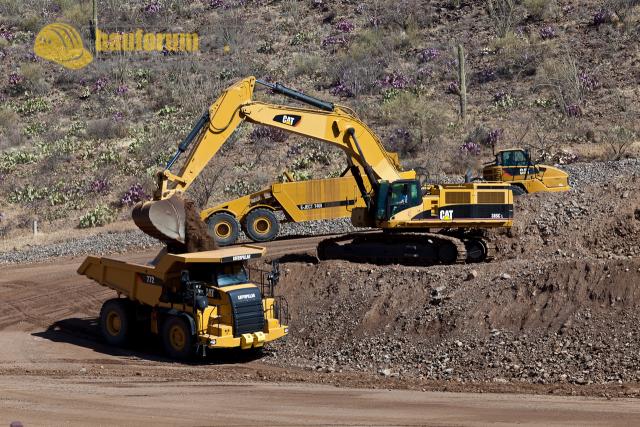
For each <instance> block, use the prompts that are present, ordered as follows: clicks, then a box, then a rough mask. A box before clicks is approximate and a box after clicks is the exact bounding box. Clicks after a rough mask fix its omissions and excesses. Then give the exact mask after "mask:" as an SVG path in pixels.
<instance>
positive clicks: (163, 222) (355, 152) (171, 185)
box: [133, 77, 415, 243]
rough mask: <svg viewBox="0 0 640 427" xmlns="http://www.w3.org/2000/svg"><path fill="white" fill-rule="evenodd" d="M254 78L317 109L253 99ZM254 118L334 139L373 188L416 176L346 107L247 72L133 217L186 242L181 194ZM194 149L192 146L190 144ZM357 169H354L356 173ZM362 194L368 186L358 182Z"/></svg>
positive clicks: (155, 232)
mask: <svg viewBox="0 0 640 427" xmlns="http://www.w3.org/2000/svg"><path fill="white" fill-rule="evenodd" d="M256 83H259V84H261V85H264V86H267V87H269V88H270V89H271V90H273V91H274V92H276V93H280V94H283V95H286V96H288V97H290V98H293V99H296V100H298V101H301V102H305V103H307V104H310V105H312V106H313V107H316V109H309V108H299V107H293V106H282V105H275V104H269V103H265V102H259V101H254V100H253V99H252V98H253V92H254V89H255V85H256ZM245 121H246V122H250V123H255V124H260V125H266V126H270V127H274V128H279V129H282V130H284V131H285V132H291V133H295V134H299V135H303V136H306V137H309V138H313V139H316V140H319V141H323V142H326V143H329V144H332V145H334V146H336V147H338V148H340V149H341V150H343V151H344V152H345V153H346V155H347V158H348V163H349V164H350V165H351V166H352V170H353V171H355V168H354V167H353V166H354V164H355V163H357V164H359V165H360V166H361V167H362V169H363V170H364V171H365V173H366V175H367V178H368V179H369V181H370V183H371V185H372V186H373V187H374V188H375V186H376V183H377V181H378V180H386V181H390V182H393V181H396V180H398V179H403V178H405V179H406V178H415V172H414V171H407V172H401V171H400V170H399V169H400V166H399V162H398V158H397V156H395V155H394V154H395V153H388V152H387V151H386V150H385V149H384V146H383V145H382V143H381V142H380V140H379V139H378V137H377V136H376V135H375V134H374V133H373V131H371V130H370V129H369V128H368V127H367V126H366V125H365V124H364V123H362V122H361V121H360V120H359V119H358V118H357V117H355V115H353V114H351V113H350V112H348V111H347V109H346V108H341V107H339V106H335V105H333V104H331V103H328V102H324V101H321V100H319V99H316V98H313V97H310V96H308V95H305V94H303V93H300V92H297V91H295V90H293V89H289V88H286V87H284V86H282V85H279V84H277V83H276V84H271V83H267V82H262V81H259V80H256V79H255V78H254V77H248V78H245V79H243V80H240V81H239V82H237V83H235V84H234V85H232V86H230V87H229V88H227V89H226V90H225V91H224V92H223V93H222V95H221V96H220V97H219V98H218V99H217V100H216V101H215V102H214V103H213V104H212V105H211V107H209V110H208V111H207V112H205V113H204V114H203V115H202V117H201V118H200V119H199V120H198V121H197V122H196V125H195V126H194V128H193V129H192V131H191V132H190V133H189V135H188V136H187V137H186V138H185V140H184V141H182V142H181V143H180V144H179V146H178V150H177V152H176V153H175V155H174V156H173V157H172V159H171V160H170V161H169V163H168V164H167V166H166V168H165V170H164V171H162V172H161V173H160V174H159V175H158V189H157V191H156V193H155V194H154V200H155V201H154V202H147V203H145V204H142V205H140V206H137V207H136V208H135V209H134V211H133V219H134V222H135V223H136V224H137V225H138V227H139V228H141V229H142V230H143V231H145V232H146V233H147V234H150V235H151V236H153V237H156V238H158V239H160V240H163V241H165V242H169V243H170V242H173V241H178V242H183V241H184V238H185V236H184V233H185V232H184V228H185V227H184V221H185V220H184V206H183V204H182V201H181V199H180V198H179V197H174V196H175V195H177V194H180V193H183V192H184V191H186V190H187V189H188V188H189V186H190V185H191V184H192V183H193V181H194V180H195V179H196V178H197V177H198V176H199V175H200V173H201V172H202V170H203V169H204V168H205V167H206V166H207V164H208V163H209V161H210V160H211V159H212V158H213V157H214V156H215V155H216V153H217V152H218V151H219V150H220V148H221V147H222V145H223V144H224V143H225V142H226V141H227V140H228V139H229V137H230V136H231V135H232V134H233V132H234V131H235V130H236V129H237V128H238V127H239V126H240V125H241V124H242V123H243V122H245ZM192 144H194V145H193V148H191V150H189V147H190V146H191V145H192ZM187 151H189V154H188V158H187V159H186V161H185V162H184V164H183V166H182V167H181V168H180V171H179V172H178V173H177V174H173V173H172V172H171V170H170V169H171V167H172V166H173V165H174V164H175V163H176V162H177V160H178V159H179V158H180V156H181V155H182V154H183V153H185V152H187ZM355 175H356V174H354V176H355ZM358 187H359V188H360V191H361V192H363V197H365V199H369V196H368V195H367V194H365V193H364V191H365V190H364V185H358Z"/></svg>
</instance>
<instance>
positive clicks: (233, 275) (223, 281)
mask: <svg viewBox="0 0 640 427" xmlns="http://www.w3.org/2000/svg"><path fill="white" fill-rule="evenodd" d="M216 281H217V284H218V286H219V287H223V286H231V285H239V284H242V283H247V282H248V281H249V278H248V277H247V270H245V268H244V266H243V265H242V264H236V263H232V264H220V265H217V266H216Z"/></svg>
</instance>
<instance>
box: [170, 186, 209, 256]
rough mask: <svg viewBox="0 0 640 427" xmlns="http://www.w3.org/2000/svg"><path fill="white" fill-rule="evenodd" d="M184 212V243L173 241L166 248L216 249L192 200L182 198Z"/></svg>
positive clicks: (188, 249) (174, 250)
mask: <svg viewBox="0 0 640 427" xmlns="http://www.w3.org/2000/svg"><path fill="white" fill-rule="evenodd" d="M183 202H184V213H185V243H184V244H180V243H174V244H173V245H171V246H170V247H169V248H168V250H169V252H172V253H190V252H202V251H210V250H213V249H217V248H218V246H217V245H216V242H215V241H214V240H213V238H212V237H211V236H210V235H209V232H208V230H207V225H206V224H205V223H204V222H203V221H202V219H200V212H199V211H198V209H197V208H196V207H195V203H194V202H193V200H189V199H186V198H185V199H183Z"/></svg>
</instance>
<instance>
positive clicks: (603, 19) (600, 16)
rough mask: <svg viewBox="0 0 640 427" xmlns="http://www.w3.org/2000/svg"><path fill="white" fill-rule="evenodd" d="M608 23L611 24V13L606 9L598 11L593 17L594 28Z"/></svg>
mask: <svg viewBox="0 0 640 427" xmlns="http://www.w3.org/2000/svg"><path fill="white" fill-rule="evenodd" d="M609 22H611V12H609V11H608V10H607V9H600V10H598V11H597V12H596V13H595V14H594V15H593V25H595V26H596V27H599V26H600V25H602V24H607V23H609Z"/></svg>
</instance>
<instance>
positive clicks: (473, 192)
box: [133, 77, 513, 265]
mask: <svg viewBox="0 0 640 427" xmlns="http://www.w3.org/2000/svg"><path fill="white" fill-rule="evenodd" d="M256 84H260V85H262V86H266V87H267V88H269V89H271V91H272V92H274V93H279V94H282V95H285V96H287V97H289V98H291V99H294V100H297V101H300V102H303V103H306V104H308V105H310V106H312V107H315V108H300V107H295V106H286V105H276V104H270V103H265V102H261V101H256V100H254V99H253V94H254V89H255V86H256ZM243 122H249V123H254V124H259V125H266V126H271V127H274V128H279V129H282V130H284V131H287V132H292V133H295V134H299V135H303V136H306V137H310V138H313V139H316V140H319V141H322V142H326V143H329V144H331V145H333V146H336V147H338V148H340V149H341V150H343V151H344V152H345V153H346V155H347V158H348V165H349V167H350V168H351V171H352V174H353V176H354V179H355V181H356V184H357V187H358V189H359V191H360V193H361V197H362V198H363V199H364V201H365V206H362V207H358V206H354V208H353V211H352V215H351V220H352V223H353V224H354V225H355V226H358V227H370V228H373V229H377V230H382V231H383V232H382V233H380V232H378V233H359V234H354V235H349V236H344V237H342V238H340V239H337V240H328V241H326V242H323V243H321V245H319V248H318V252H319V256H320V257H321V258H333V257H334V254H335V257H339V258H345V259H348V260H354V261H359V260H365V261H368V262H377V263H391V262H399V263H411V264H419V265H422V264H431V263H443V264H450V263H460V262H480V261H484V260H488V259H490V258H491V256H492V246H491V244H490V242H489V241H488V240H486V239H485V238H484V233H483V231H484V230H487V229H493V228H501V227H511V226H512V222H513V194H512V191H511V187H510V186H509V185H508V184H500V183H467V184H450V185H435V184H434V185H427V186H425V187H423V186H422V185H421V183H420V182H419V180H418V179H416V178H415V173H413V171H409V172H400V171H399V170H398V168H397V167H396V162H394V159H393V158H392V156H391V155H390V154H389V153H388V152H387V151H386V150H385V149H384V146H383V145H382V143H381V141H380V140H379V139H378V137H377V136H376V135H375V134H374V133H373V131H371V130H370V129H369V128H368V127H367V125H366V124H364V123H363V122H362V121H360V120H359V119H358V118H357V117H356V116H355V114H354V113H353V112H352V111H351V110H349V109H348V108H347V107H344V106H338V105H334V104H333V103H329V102H326V101H322V100H320V99H317V98H314V97H311V96H308V95H305V94H303V93H301V92H298V91H296V90H293V89H290V88H287V87H285V86H283V85H281V84H278V83H275V84H273V83H269V82H265V81H261V80H256V79H255V78H254V77H248V78H245V79H243V80H240V81H238V82H237V83H235V84H234V85H232V86H230V87H229V88H228V89H226V90H225V91H224V92H223V93H222V94H221V96H220V97H219V98H218V99H217V100H216V101H215V102H214V103H213V104H212V105H211V106H210V108H209V109H208V111H206V112H205V113H204V114H203V115H202V117H201V118H200V119H199V120H198V121H197V123H196V124H195V126H194V128H193V129H192V131H191V132H190V133H189V135H188V136H187V137H186V138H185V140H184V141H182V143H180V145H179V146H178V150H177V152H176V153H175V155H174V156H173V158H172V159H171V160H170V161H169V163H168V164H167V166H166V168H165V170H164V171H163V172H161V173H160V174H159V175H158V188H157V190H156V192H155V194H154V200H153V201H149V202H146V203H144V204H141V205H139V206H137V207H136V208H135V209H134V212H133V219H134V221H135V223H136V224H137V225H138V227H139V228H141V229H142V230H143V231H145V232H146V233H147V234H149V235H151V236H153V237H156V238H158V239H160V240H162V241H164V242H165V243H167V244H171V243H175V242H183V241H184V239H185V225H184V223H185V213H184V206H183V202H182V200H181V198H180V197H176V195H178V194H180V193H183V192H184V191H186V190H187V189H188V188H189V186H190V185H191V183H192V182H193V181H194V179H195V178H196V177H197V176H198V175H199V174H200V173H201V172H202V170H203V169H204V168H205V167H206V165H207V163H208V162H209V161H210V160H211V158H212V157H213V156H215V154H216V153H217V152H218V150H219V149H220V148H221V146H222V145H223V144H224V143H225V142H226V141H227V140H228V138H229V137H230V136H231V134H232V133H233V132H234V131H235V130H236V129H237V128H238V126H240V125H241V124H242V123H243ZM192 143H195V145H194V148H193V149H192V150H191V151H190V152H189V155H188V157H187V159H186V161H185V162H184V164H183V165H182V167H181V168H180V171H179V173H177V174H174V173H172V172H171V170H170V169H171V167H172V166H173V165H174V164H175V163H176V162H177V160H178V159H179V158H180V156H181V155H182V153H184V152H186V151H187V149H188V148H189V146H190V145H191V144H192ZM360 170H362V171H364V174H365V176H366V178H367V180H368V182H369V184H370V190H369V189H368V187H367V186H365V184H364V179H363V176H362V175H361V173H360ZM302 198H304V196H302ZM260 209H263V210H268V204H265V205H264V206H261V207H260Z"/></svg>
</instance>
